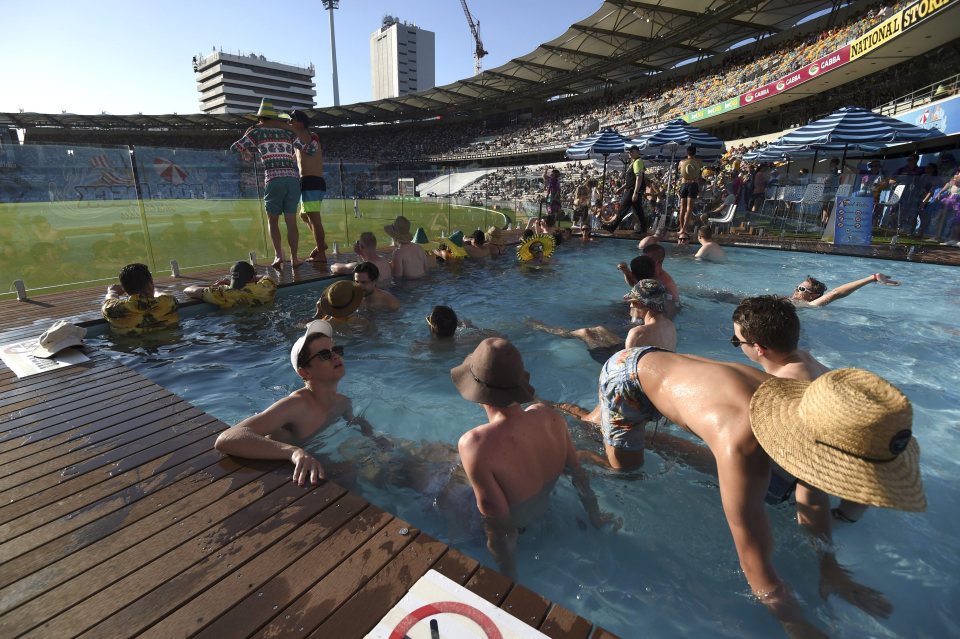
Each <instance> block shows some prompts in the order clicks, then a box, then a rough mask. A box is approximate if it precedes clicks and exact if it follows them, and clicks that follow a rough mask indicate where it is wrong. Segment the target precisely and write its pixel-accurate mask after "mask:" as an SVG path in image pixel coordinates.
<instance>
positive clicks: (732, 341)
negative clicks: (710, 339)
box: [730, 335, 756, 348]
mask: <svg viewBox="0 0 960 639" xmlns="http://www.w3.org/2000/svg"><path fill="white" fill-rule="evenodd" d="M742 344H747V345H749V346H755V345H756V342H745V341H743V340H742V339H737V336H736V335H734V336H733V337H731V338H730V345H731V346H733V347H734V348H740V346H741V345H742Z"/></svg>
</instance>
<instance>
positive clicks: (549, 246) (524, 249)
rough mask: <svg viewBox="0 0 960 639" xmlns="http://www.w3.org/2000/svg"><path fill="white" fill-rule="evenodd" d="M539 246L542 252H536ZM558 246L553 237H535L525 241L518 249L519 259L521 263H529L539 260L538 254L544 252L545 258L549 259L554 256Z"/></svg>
mask: <svg viewBox="0 0 960 639" xmlns="http://www.w3.org/2000/svg"><path fill="white" fill-rule="evenodd" d="M538 244H539V245H540V246H539V248H540V249H541V251H538V250H536V249H537V245H538ZM556 246H557V245H556V243H555V242H554V240H553V236H552V235H534V236H533V237H529V238H527V239H525V240H524V241H523V242H521V243H520V246H518V247H517V259H519V260H520V261H521V262H529V261H531V260H535V259H536V258H537V253H538V252H542V253H543V257H547V258H549V257H550V256H551V255H553V250H554V249H555V248H556Z"/></svg>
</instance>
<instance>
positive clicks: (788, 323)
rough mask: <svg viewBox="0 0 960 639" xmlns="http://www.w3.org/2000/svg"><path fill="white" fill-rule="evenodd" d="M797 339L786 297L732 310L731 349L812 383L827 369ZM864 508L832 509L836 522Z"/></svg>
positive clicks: (846, 504) (763, 298) (843, 504)
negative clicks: (803, 349) (799, 345)
mask: <svg viewBox="0 0 960 639" xmlns="http://www.w3.org/2000/svg"><path fill="white" fill-rule="evenodd" d="M799 342H800V318H799V317H798V316H797V309H796V306H794V304H793V303H791V301H790V300H788V299H787V298H785V297H778V296H776V295H760V296H758V297H748V298H747V299H745V300H743V301H742V302H740V304H739V306H737V308H736V310H734V311H733V337H731V338H730V343H731V344H732V345H733V346H734V348H739V349H740V351H741V352H742V353H743V354H744V355H746V356H747V359H749V360H750V361H751V362H756V363H757V364H760V366H762V367H763V370H764V371H766V372H768V373H770V374H771V375H773V376H775V377H784V378H787V379H796V380H800V381H803V382H812V381H813V380H815V379H816V378H818V377H820V376H821V375H823V374H824V373H826V372H828V371H829V370H830V369H829V368H827V367H826V366H824V365H823V364H821V363H820V362H818V361H817V360H816V359H814V357H813V356H812V355H811V354H810V353H808V352H807V351H801V350H799V349H798V348H797V345H798V344H799ZM791 479H792V478H791ZM788 482H789V480H788ZM793 483H796V480H793ZM806 490H809V487H808V486H806V484H798V485H797V486H796V491H797V494H798V497H797V500H798V501H800V500H801V496H800V495H801V493H802V492H803V491H806ZM784 496H785V498H786V497H789V492H785V493H784ZM811 498H812V496H807V495H803V496H802V499H803V501H804V502H809V501H811ZM827 507H828V508H829V503H828V504H827ZM866 510H867V506H864V505H862V504H857V503H854V502H851V501H848V500H845V499H844V500H841V501H840V504H839V506H837V507H836V508H834V509H833V510H832V511H831V512H832V513H833V518H834V519H836V520H838V521H843V522H845V523H854V522H856V521H857V520H858V519H860V517H861V516H862V515H863V513H864V512H866ZM801 523H802V522H801ZM827 532H828V533H829V531H827ZM828 540H829V539H828Z"/></svg>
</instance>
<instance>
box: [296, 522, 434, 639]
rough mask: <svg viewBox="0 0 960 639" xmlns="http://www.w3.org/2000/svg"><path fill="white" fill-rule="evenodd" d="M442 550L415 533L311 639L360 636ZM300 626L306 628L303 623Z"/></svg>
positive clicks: (395, 602) (402, 593) (368, 629)
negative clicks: (413, 537) (411, 539)
mask: <svg viewBox="0 0 960 639" xmlns="http://www.w3.org/2000/svg"><path fill="white" fill-rule="evenodd" d="M445 549H446V547H445V546H444V544H442V543H440V542H439V541H437V540H436V539H433V538H432V537H430V536H429V535H423V534H421V535H418V536H417V538H416V539H414V540H413V541H412V542H411V543H410V545H409V546H407V547H406V548H404V549H403V550H402V551H401V552H400V553H399V554H398V555H397V556H396V557H394V558H393V559H392V560H391V561H390V562H389V563H388V564H387V565H386V566H384V568H383V569H382V570H380V571H379V572H378V573H377V574H376V575H374V576H373V578H372V579H370V580H369V581H368V582H367V583H366V584H365V585H364V586H363V587H362V588H361V589H360V591H359V592H357V593H356V594H355V595H353V596H352V597H350V599H349V600H347V601H346V602H345V603H344V604H343V605H342V606H340V607H339V608H338V609H337V610H336V612H334V613H333V614H332V615H330V617H329V619H327V620H326V621H324V622H323V623H322V624H320V626H319V627H317V628H316V629H315V630H314V631H313V632H311V633H310V634H309V635H308V636H309V637H313V638H314V639H321V638H324V637H362V636H364V635H365V634H366V633H368V632H370V631H371V630H373V628H374V626H376V625H377V623H378V622H379V621H380V619H381V618H383V616H384V615H385V614H387V612H388V611H389V610H390V609H391V608H393V607H394V606H395V605H396V604H397V602H399V601H400V600H401V599H403V596H404V595H405V594H407V591H408V590H410V587H411V586H413V584H414V583H416V581H417V580H418V579H420V577H422V576H423V575H424V574H425V573H426V572H427V570H429V569H430V566H432V565H433V564H434V563H436V561H437V560H438V559H439V558H440V556H441V555H442V554H443V552H444V550H445ZM301 626H304V627H307V625H306V624H304V623H301Z"/></svg>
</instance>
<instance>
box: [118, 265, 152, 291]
mask: <svg viewBox="0 0 960 639" xmlns="http://www.w3.org/2000/svg"><path fill="white" fill-rule="evenodd" d="M151 283H153V275H151V274H150V269H149V268H148V267H147V265H146V264H140V263H139V262H136V263H134V264H127V265H126V266H124V267H123V269H122V270H121V271H120V286H122V287H123V290H124V291H126V293H127V295H139V294H140V293H143V291H144V289H145V288H147V286H149V285H150V284H151Z"/></svg>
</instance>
